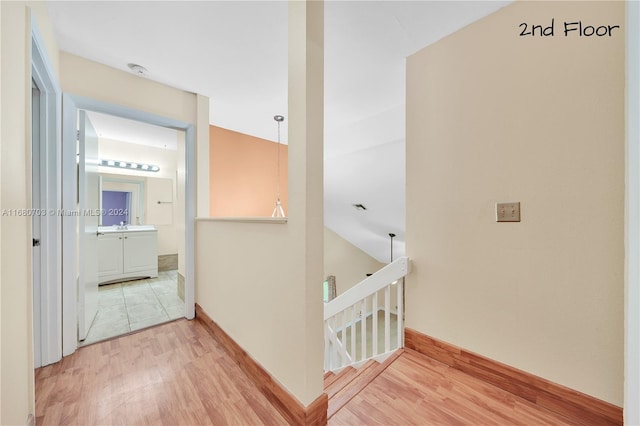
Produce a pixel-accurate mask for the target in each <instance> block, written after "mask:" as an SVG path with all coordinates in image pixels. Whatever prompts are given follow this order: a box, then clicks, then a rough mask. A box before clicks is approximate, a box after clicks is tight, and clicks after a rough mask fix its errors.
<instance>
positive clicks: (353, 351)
mask: <svg viewBox="0 0 640 426" xmlns="http://www.w3.org/2000/svg"><path fill="white" fill-rule="evenodd" d="M356 317H357V316H356V305H353V306H351V351H350V355H351V359H353V360H354V361H357V360H358V353H357V352H356Z"/></svg>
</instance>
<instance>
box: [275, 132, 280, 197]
mask: <svg viewBox="0 0 640 426" xmlns="http://www.w3.org/2000/svg"><path fill="white" fill-rule="evenodd" d="M276 185H277V186H276V188H277V190H276V194H277V195H278V201H280V121H278V182H277V183H276Z"/></svg>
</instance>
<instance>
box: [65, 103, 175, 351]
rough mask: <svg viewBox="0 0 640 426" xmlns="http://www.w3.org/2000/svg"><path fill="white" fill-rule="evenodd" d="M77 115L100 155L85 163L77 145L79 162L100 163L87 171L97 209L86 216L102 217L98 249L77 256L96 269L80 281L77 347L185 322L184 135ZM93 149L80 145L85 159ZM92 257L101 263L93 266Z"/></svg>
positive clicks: (83, 181) (83, 179) (83, 178)
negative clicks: (181, 260) (182, 262)
mask: <svg viewBox="0 0 640 426" xmlns="http://www.w3.org/2000/svg"><path fill="white" fill-rule="evenodd" d="M79 116H81V117H82V116H84V119H85V120H88V122H90V126H91V128H92V129H93V130H94V131H95V138H96V141H95V142H96V154H95V156H94V157H92V158H91V159H90V160H89V161H87V159H86V158H85V157H83V156H82V155H81V154H82V152H83V149H82V146H79V152H78V154H79V158H80V160H79V161H80V163H82V159H83V158H85V162H87V163H88V162H90V161H91V162H93V163H97V164H98V167H97V169H96V170H95V176H92V174H90V173H88V172H87V170H88V165H87V166H85V167H84V173H81V174H79V179H80V182H79V187H80V188H83V187H84V191H85V193H89V192H91V193H94V194H96V196H95V197H94V198H95V200H94V202H95V203H96V206H93V205H85V206H84V209H85V210H86V209H87V208H89V210H92V209H93V208H97V210H98V211H99V212H100V214H99V215H97V216H96V218H95V219H96V221H97V225H96V232H95V234H96V237H95V239H96V245H97V250H96V251H95V252H92V251H91V250H86V249H85V250H83V251H81V252H80V253H79V261H80V263H81V265H83V264H92V263H95V265H96V269H97V276H96V278H95V280H96V283H95V284H92V282H91V278H90V277H89V276H88V275H87V276H84V277H82V274H81V279H82V278H84V282H85V284H88V285H85V286H84V289H85V292H84V293H82V292H79V297H84V300H82V299H79V300H78V307H79V308H80V312H79V327H78V330H79V335H78V340H79V341H78V345H79V346H84V345H87V344H91V343H95V342H99V341H102V340H105V339H109V338H112V337H115V336H120V335H123V334H127V333H130V332H134V331H137V330H140V329H143V328H146V327H150V326H153V325H157V324H160V323H163V322H167V321H172V320H175V319H178V318H183V317H184V316H185V301H184V293H182V292H181V291H180V289H179V286H178V283H179V280H178V277H179V276H184V270H179V268H178V266H179V262H178V259H179V257H180V256H179V254H180V253H182V256H184V250H183V247H184V244H185V234H184V229H185V226H184V214H180V212H181V211H184V207H185V206H184V196H182V197H177V195H178V194H184V184H185V182H184V181H183V180H181V181H178V175H179V173H178V172H179V171H181V170H184V167H185V165H184V158H185V155H184V153H185V143H184V141H185V134H184V131H182V130H176V129H169V128H165V127H160V126H155V125H150V124H148V123H141V122H138V121H134V120H129V119H124V118H121V117H116V116H112V115H109V114H103V113H98V112H94V111H89V110H86V111H85V110H80V111H79ZM79 122H80V123H82V120H79ZM82 134H83V132H82V130H80V135H82ZM89 143H91V141H90V139H83V138H82V137H81V138H80V141H79V144H85V149H84V152H85V153H88V152H89V151H90V150H89V149H88V148H86V146H87V144H89ZM81 166H82V164H81ZM81 169H82V167H81ZM92 177H95V179H94V180H93V181H92ZM81 195H82V194H81ZM90 199H91V196H90V195H86V196H85V201H87V202H89V201H90ZM81 219H82V218H81ZM85 221H86V219H85ZM91 237H92V238H93V232H91ZM181 247H182V249H181ZM89 256H94V257H95V261H88V260H91V259H88V257H89ZM88 286H92V289H89V287H88ZM81 288H82V287H81ZM93 290H94V291H93ZM92 299H93V300H92ZM93 306H95V308H92V307H93ZM89 309H92V311H90V312H88V310H89ZM83 310H84V317H83V312H82V311H83ZM87 312H88V313H89V314H90V315H87ZM83 320H84V321H85V324H81V323H82V321H83Z"/></svg>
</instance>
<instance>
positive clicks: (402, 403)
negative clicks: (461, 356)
mask: <svg viewBox="0 0 640 426" xmlns="http://www.w3.org/2000/svg"><path fill="white" fill-rule="evenodd" d="M329 404H330V405H331V400H330V402H329ZM329 425H330V426H338V425H387V426H391V425H398V426H401V425H430V426H432V425H433V426H435V425H443V426H444V425H447V426H448V425H474V426H476V425H483V426H484V425H523V426H531V425H575V426H577V425H582V423H580V422H578V421H573V420H571V419H567V418H565V417H562V416H559V415H556V414H554V413H551V412H549V411H547V410H545V409H543V408H539V407H536V406H535V405H533V404H531V403H530V402H528V401H526V400H524V399H522V398H519V397H517V396H515V395H513V394H511V393H509V392H506V391H503V390H502V389H499V388H497V387H495V386H493V385H490V384H487V383H485V382H483V381H481V380H479V379H476V378H474V377H471V376H469V375H468V374H465V373H463V372H460V371H458V370H455V369H452V368H450V367H448V366H447V365H445V364H443V363H441V362H438V361H436V360H433V359H431V358H427V357H425V356H423V355H421V354H419V353H418V352H415V351H412V350H410V349H408V350H407V349H405V350H404V352H403V353H402V354H401V355H400V356H399V357H398V358H397V359H396V360H395V361H394V362H393V363H391V364H390V365H389V366H388V367H387V368H386V369H385V370H384V371H382V373H380V374H379V375H378V376H377V377H376V378H375V379H374V380H372V381H371V382H370V383H369V384H368V386H367V387H366V388H364V389H363V390H362V391H361V392H360V393H358V394H357V395H356V396H355V397H354V398H353V399H351V400H350V401H349V402H348V403H347V404H346V405H345V406H344V407H342V408H341V409H340V410H339V411H338V412H337V413H335V415H333V417H331V418H330V419H329Z"/></svg>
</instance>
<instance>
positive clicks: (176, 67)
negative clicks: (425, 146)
mask: <svg viewBox="0 0 640 426" xmlns="http://www.w3.org/2000/svg"><path fill="white" fill-rule="evenodd" d="M47 3H48V8H49V12H50V15H51V18H52V20H53V24H54V28H55V32H56V36H57V39H58V44H59V46H60V48H61V49H62V50H64V51H67V52H70V53H72V54H75V55H78V56H82V57H85V58H88V59H91V60H94V61H97V62H100V63H103V64H106V65H109V66H112V67H114V68H118V69H122V70H125V71H129V70H128V68H127V64H128V63H137V64H140V65H143V66H144V67H146V68H147V69H148V71H149V76H148V77H147V78H150V79H152V80H156V81H159V82H162V83H166V84H168V85H171V86H174V87H177V88H180V89H183V90H187V91H191V92H196V93H201V94H203V95H206V96H209V98H210V99H211V108H210V111H211V112H210V122H211V124H214V125H217V126H221V127H225V128H228V129H232V130H236V131H239V132H243V133H247V134H250V135H254V136H258V137H262V138H265V139H270V140H275V139H276V137H277V127H276V125H275V122H274V121H273V118H272V117H273V115H275V114H282V115H284V116H287V3H286V2H284V1H269V0H266V1H264V0H263V1H197V2H190V1H160V2H152V1H142V2H125V1H115V2H111V1H106V2H101V1H70V2H66V1H48V2H47ZM508 3H510V1H498V2H496V1H397V0H393V1H373V0H371V1H327V2H326V3H325V178H324V181H325V188H324V197H325V224H326V225H327V226H328V227H329V228H331V229H332V230H334V231H335V232H337V233H338V234H339V235H341V236H342V237H343V238H346V239H347V240H348V241H350V242H351V243H353V244H354V245H356V246H357V247H360V248H361V249H363V250H364V251H366V252H367V253H369V254H370V255H372V256H373V257H375V258H377V259H378V260H380V261H382V262H387V261H388V260H389V255H390V253H389V252H390V248H389V236H388V234H389V233H390V232H393V233H395V234H397V237H396V238H395V239H394V257H395V256H400V255H402V254H404V239H405V238H404V230H405V221H404V218H405V161H404V137H405V130H404V120H405V112H404V105H405V58H406V57H407V56H408V55H411V54H412V53H415V52H416V51H418V50H419V49H421V48H422V47H424V46H427V45H429V44H431V43H433V42H435V41H437V40H439V39H441V38H443V37H445V36H447V35H448V34H451V33H452V32H455V31H457V30H458V29H460V28H462V27H464V26H466V25H468V24H470V23H471V22H473V21H475V20H477V19H480V18H482V17H484V16H486V15H488V14H490V13H493V12H494V11H496V10H498V9H499V8H501V7H503V6H505V5H506V4H508ZM478 48H481V46H478ZM286 123H287V122H286V120H285V123H284V124H285V126H284V127H283V128H282V130H283V136H282V142H284V143H286V142H287V141H286ZM355 203H362V204H364V205H365V206H366V207H367V210H366V211H359V210H356V209H355V208H353V207H352V204H355Z"/></svg>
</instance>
